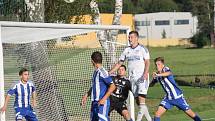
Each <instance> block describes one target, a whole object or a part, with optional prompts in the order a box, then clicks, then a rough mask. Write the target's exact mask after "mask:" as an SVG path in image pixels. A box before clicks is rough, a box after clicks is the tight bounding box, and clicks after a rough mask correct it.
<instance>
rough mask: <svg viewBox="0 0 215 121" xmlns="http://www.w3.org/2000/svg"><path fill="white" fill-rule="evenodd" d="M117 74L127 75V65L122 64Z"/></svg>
mask: <svg viewBox="0 0 215 121" xmlns="http://www.w3.org/2000/svg"><path fill="white" fill-rule="evenodd" d="M117 74H118V75H119V76H125V75H126V66H125V65H121V66H120V67H119V69H118V70H117Z"/></svg>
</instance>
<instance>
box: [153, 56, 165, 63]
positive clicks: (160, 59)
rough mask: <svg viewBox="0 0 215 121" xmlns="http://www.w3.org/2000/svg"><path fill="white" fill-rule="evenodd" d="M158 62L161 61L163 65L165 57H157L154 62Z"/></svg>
mask: <svg viewBox="0 0 215 121" xmlns="http://www.w3.org/2000/svg"><path fill="white" fill-rule="evenodd" d="M157 61H161V62H162V63H164V58H163V57H157V58H155V59H154V62H155V63H156V62H157Z"/></svg>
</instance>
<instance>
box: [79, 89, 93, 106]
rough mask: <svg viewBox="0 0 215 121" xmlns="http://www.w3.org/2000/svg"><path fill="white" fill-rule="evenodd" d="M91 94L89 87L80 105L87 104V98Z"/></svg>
mask: <svg viewBox="0 0 215 121" xmlns="http://www.w3.org/2000/svg"><path fill="white" fill-rule="evenodd" d="M91 92H92V87H90V89H89V90H88V91H87V93H86V94H85V95H84V96H83V97H82V100H81V105H82V106H84V105H85V104H86V102H87V97H89V96H90V95H91Z"/></svg>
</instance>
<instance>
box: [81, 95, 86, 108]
mask: <svg viewBox="0 0 215 121" xmlns="http://www.w3.org/2000/svg"><path fill="white" fill-rule="evenodd" d="M86 103H87V94H85V95H84V96H83V97H82V100H81V106H85V104H86Z"/></svg>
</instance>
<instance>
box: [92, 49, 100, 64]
mask: <svg viewBox="0 0 215 121" xmlns="http://www.w3.org/2000/svg"><path fill="white" fill-rule="evenodd" d="M91 59H92V60H93V61H94V62H95V63H102V54H101V53H100V52H99V51H96V52H93V53H92V55H91Z"/></svg>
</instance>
